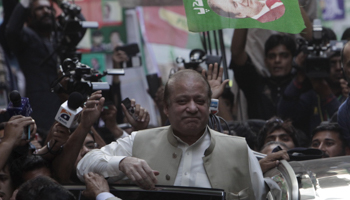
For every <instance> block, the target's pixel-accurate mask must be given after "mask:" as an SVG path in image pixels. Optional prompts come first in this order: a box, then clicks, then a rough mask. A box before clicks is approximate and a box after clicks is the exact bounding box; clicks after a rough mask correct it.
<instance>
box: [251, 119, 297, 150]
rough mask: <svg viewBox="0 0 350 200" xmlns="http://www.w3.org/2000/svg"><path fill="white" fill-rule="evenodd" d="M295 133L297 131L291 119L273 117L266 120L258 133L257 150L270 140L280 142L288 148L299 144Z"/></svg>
mask: <svg viewBox="0 0 350 200" xmlns="http://www.w3.org/2000/svg"><path fill="white" fill-rule="evenodd" d="M296 134H297V131H296V129H295V128H294V127H293V125H292V122H291V121H289V120H288V121H283V120H282V119H280V118H276V117H273V118H271V119H270V120H268V121H267V122H266V124H265V125H264V127H263V128H262V129H261V130H260V132H259V134H258V138H257V145H258V150H261V149H262V147H263V145H264V144H266V143H268V142H271V141H276V142H282V143H284V144H286V146H287V147H288V148H290V149H291V148H294V147H296V146H299V142H298V140H297V136H296Z"/></svg>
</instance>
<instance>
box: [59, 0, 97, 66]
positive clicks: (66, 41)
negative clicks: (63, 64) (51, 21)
mask: <svg viewBox="0 0 350 200" xmlns="http://www.w3.org/2000/svg"><path fill="white" fill-rule="evenodd" d="M60 7H61V9H62V11H63V12H62V13H61V15H60V16H59V17H58V20H57V29H58V30H59V31H60V32H61V35H60V37H59V39H60V40H59V44H60V48H59V50H60V52H58V54H59V55H60V58H61V61H63V60H64V59H65V58H72V57H76V58H78V59H80V58H81V55H80V54H79V53H77V51H76V46H77V45H78V43H79V42H80V40H81V39H82V38H83V36H84V34H85V32H86V29H87V28H98V23H97V22H92V21H84V20H83V18H82V15H81V8H80V7H79V6H78V5H76V4H71V3H68V2H62V3H61V4H60Z"/></svg>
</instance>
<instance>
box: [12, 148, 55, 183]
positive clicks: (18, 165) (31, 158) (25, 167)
mask: <svg viewBox="0 0 350 200" xmlns="http://www.w3.org/2000/svg"><path fill="white" fill-rule="evenodd" d="M41 168H48V169H49V170H50V169H51V167H50V164H49V163H48V162H47V161H46V160H45V159H43V158H42V157H41V156H38V155H28V156H23V157H20V158H17V159H15V160H13V162H12V163H11V166H10V174H11V177H12V181H13V185H14V186H15V188H18V187H19V186H20V185H21V184H22V183H24V182H25V180H24V174H25V173H27V172H30V171H33V170H36V169H41Z"/></svg>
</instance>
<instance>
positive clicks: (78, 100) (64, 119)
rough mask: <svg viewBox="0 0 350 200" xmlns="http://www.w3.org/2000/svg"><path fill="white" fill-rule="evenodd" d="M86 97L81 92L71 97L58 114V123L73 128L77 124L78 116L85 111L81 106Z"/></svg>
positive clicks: (74, 93) (72, 94)
mask: <svg viewBox="0 0 350 200" xmlns="http://www.w3.org/2000/svg"><path fill="white" fill-rule="evenodd" d="M84 100H85V99H84V97H83V95H82V94H80V93H79V92H73V93H71V94H70V95H69V98H68V100H67V101H65V102H64V103H63V104H62V105H61V107H60V109H59V110H58V112H57V114H56V117H55V119H56V121H58V122H59V123H60V124H62V125H63V126H65V127H67V128H72V127H74V126H75V125H76V124H77V121H78V114H79V113H80V112H81V111H82V110H83V109H82V108H81V107H80V105H81V104H83V102H84Z"/></svg>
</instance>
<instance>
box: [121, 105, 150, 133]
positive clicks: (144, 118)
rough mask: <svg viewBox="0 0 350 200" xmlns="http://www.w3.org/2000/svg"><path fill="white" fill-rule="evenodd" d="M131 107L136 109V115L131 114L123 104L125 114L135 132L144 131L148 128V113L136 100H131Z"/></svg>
mask: <svg viewBox="0 0 350 200" xmlns="http://www.w3.org/2000/svg"><path fill="white" fill-rule="evenodd" d="M130 101H131V107H134V113H133V114H130V113H129V111H128V110H127V109H126V107H125V105H124V104H122V108H123V112H124V114H125V117H126V119H127V120H128V122H129V123H130V124H131V126H132V127H133V128H134V129H135V130H143V129H146V128H147V127H148V124H149V121H150V116H149V113H148V111H147V110H146V109H145V108H143V107H141V105H140V104H136V102H135V99H131V100H130Z"/></svg>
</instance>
